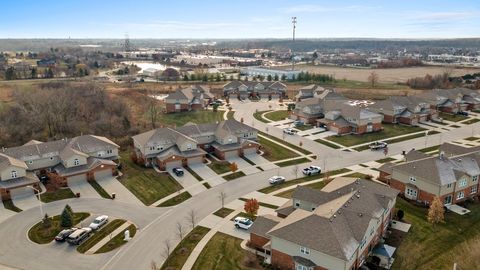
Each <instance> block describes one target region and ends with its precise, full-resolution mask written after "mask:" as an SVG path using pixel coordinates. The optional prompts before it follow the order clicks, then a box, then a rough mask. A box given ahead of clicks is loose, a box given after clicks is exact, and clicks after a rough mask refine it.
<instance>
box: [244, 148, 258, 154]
mask: <svg viewBox="0 0 480 270" xmlns="http://www.w3.org/2000/svg"><path fill="white" fill-rule="evenodd" d="M256 153H257V149H256V148H246V149H243V154H244V155H253V154H256Z"/></svg>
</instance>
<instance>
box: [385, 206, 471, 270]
mask: <svg viewBox="0 0 480 270" xmlns="http://www.w3.org/2000/svg"><path fill="white" fill-rule="evenodd" d="M396 208H398V209H402V210H404V212H405V217H404V220H405V221H406V222H408V223H411V224H412V228H411V229H410V231H409V232H408V234H407V236H406V238H405V239H404V240H403V242H402V244H401V245H400V247H399V248H398V249H397V251H396V253H395V255H394V257H395V262H394V264H393V268H392V269H445V270H446V269H452V267H453V263H454V262H456V263H457V264H458V267H457V269H478V258H479V256H480V203H478V202H476V203H473V204H470V206H469V209H470V210H471V211H472V212H471V213H470V214H468V215H465V216H460V215H457V214H455V213H447V214H446V215H445V221H446V222H445V223H443V224H440V225H437V226H436V227H435V229H434V228H433V227H432V225H431V224H429V223H428V222H427V218H426V217H427V209H426V208H420V207H416V206H414V205H411V204H410V203H408V202H406V201H405V200H403V199H401V198H398V199H397V205H396Z"/></svg>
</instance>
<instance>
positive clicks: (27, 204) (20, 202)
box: [12, 190, 42, 210]
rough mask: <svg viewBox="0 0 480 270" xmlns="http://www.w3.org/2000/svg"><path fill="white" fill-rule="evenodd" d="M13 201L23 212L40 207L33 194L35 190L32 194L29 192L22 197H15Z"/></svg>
mask: <svg viewBox="0 0 480 270" xmlns="http://www.w3.org/2000/svg"><path fill="white" fill-rule="evenodd" d="M12 201H13V204H14V205H15V206H16V207H18V208H20V209H22V210H27V209H30V208H33V207H37V206H39V202H38V199H37V197H36V196H35V194H34V193H33V190H32V191H31V193H30V192H28V193H25V194H21V195H13V196H12ZM40 203H42V202H40Z"/></svg>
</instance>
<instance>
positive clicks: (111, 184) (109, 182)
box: [97, 177, 144, 205]
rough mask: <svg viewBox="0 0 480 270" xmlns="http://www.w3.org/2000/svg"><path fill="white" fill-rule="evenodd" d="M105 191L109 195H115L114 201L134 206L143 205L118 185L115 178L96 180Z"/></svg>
mask: <svg viewBox="0 0 480 270" xmlns="http://www.w3.org/2000/svg"><path fill="white" fill-rule="evenodd" d="M97 183H99V184H100V185H101V186H102V187H103V189H105V191H107V192H108V193H109V194H112V193H115V200H116V201H120V202H124V203H131V204H135V205H144V204H143V203H142V202H141V201H140V200H139V199H138V198H137V197H135V195H133V194H132V193H131V192H130V191H129V190H128V189H127V188H126V187H125V186H123V184H122V183H120V182H119V181H118V180H117V179H116V178H115V177H106V178H103V179H99V180H97Z"/></svg>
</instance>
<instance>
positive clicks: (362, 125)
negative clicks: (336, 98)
mask: <svg viewBox="0 0 480 270" xmlns="http://www.w3.org/2000/svg"><path fill="white" fill-rule="evenodd" d="M382 119H383V116H382V115H380V114H378V113H375V112H372V111H370V110H368V109H364V108H361V107H358V106H352V105H350V104H348V103H337V104H336V105H335V108H334V109H333V108H332V109H331V110H329V111H328V112H327V113H326V114H325V117H324V118H322V119H318V120H317V122H319V123H322V124H324V125H326V126H327V129H328V130H330V131H333V132H336V133H337V134H338V135H344V134H350V133H353V134H364V133H370V132H377V131H381V130H382V129H383V127H382Z"/></svg>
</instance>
